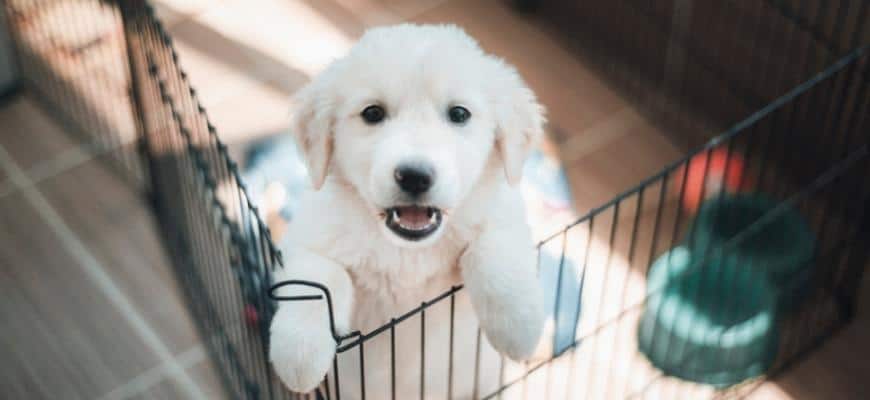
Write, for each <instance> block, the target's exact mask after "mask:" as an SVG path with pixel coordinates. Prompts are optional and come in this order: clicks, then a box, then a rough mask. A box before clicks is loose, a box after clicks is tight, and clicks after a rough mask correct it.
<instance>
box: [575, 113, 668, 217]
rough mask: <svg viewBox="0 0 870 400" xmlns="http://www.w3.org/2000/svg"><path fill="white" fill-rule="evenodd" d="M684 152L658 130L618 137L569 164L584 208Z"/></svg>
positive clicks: (658, 168)
mask: <svg viewBox="0 0 870 400" xmlns="http://www.w3.org/2000/svg"><path fill="white" fill-rule="evenodd" d="M680 155H681V152H680V151H679V150H677V149H676V148H674V147H673V146H672V145H671V144H670V143H669V142H668V141H667V140H666V139H665V138H664V137H662V136H660V135H657V134H655V131H652V132H651V131H649V130H645V129H643V127H641V129H637V130H633V131H631V132H629V133H628V134H625V135H622V136H618V137H617V138H615V139H613V140H612V141H610V142H608V143H606V144H604V145H603V146H602V147H600V148H599V149H597V150H596V151H594V152H590V153H589V154H587V155H586V156H585V157H583V158H580V159H578V160H575V161H574V162H572V163H571V164H570V165H568V166H566V169H567V171H566V172H567V174H568V179H569V181H570V182H571V187H572V190H573V193H574V203H575V204H576V205H577V207H578V209H580V210H587V209H589V208H592V207H596V206H597V205H599V204H602V203H604V202H606V201H608V200H610V199H611V198H613V197H614V196H616V195H617V194H619V193H621V192H623V191H625V190H628V189H630V188H632V187H634V186H636V185H637V184H638V183H640V182H641V181H642V180H643V179H645V178H647V177H649V176H650V175H652V174H655V173H657V172H658V171H660V170H661V169H662V168H663V167H664V166H666V165H668V164H669V163H671V162H673V161H675V160H677V159H678V157H679V156H680Z"/></svg>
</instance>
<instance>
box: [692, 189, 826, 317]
mask: <svg viewBox="0 0 870 400" xmlns="http://www.w3.org/2000/svg"><path fill="white" fill-rule="evenodd" d="M778 206H779V204H778V203H776V202H775V201H773V200H771V199H769V198H767V197H765V196H761V195H756V194H738V195H729V196H721V197H718V198H715V199H712V200H709V201H707V202H705V203H704V204H703V205H702V206H701V209H700V210H699V211H698V215H697V217H696V219H695V221H694V223H693V225H692V229H691V231H690V232H689V235H688V236H687V240H686V242H687V243H688V245H689V247H690V248H691V250H692V251H693V252H694V253H695V254H704V252H705V251H706V252H708V253H707V254H711V253H712V254H715V253H716V252H717V251H719V250H722V252H723V253H726V254H727V255H728V256H729V257H735V258H736V259H737V261H735V262H739V263H740V264H741V265H744V266H747V267H749V268H752V269H756V270H759V271H762V272H763V273H764V274H765V277H766V278H767V280H768V281H769V282H770V283H771V284H772V285H773V287H774V288H775V292H776V293H777V297H778V303H779V305H780V306H781V307H782V308H781V309H782V310H789V309H793V308H794V306H795V305H796V304H798V303H800V301H801V300H802V299H803V298H805V297H806V293H807V291H808V290H809V287H810V281H811V265H812V259H813V254H814V252H815V237H814V235H813V233H812V231H811V230H810V228H809V226H808V225H807V223H806V221H805V220H804V218H803V217H802V216H801V215H800V214H799V213H798V212H797V211H796V210H795V209H794V208H792V207H790V206H787V205H785V206H782V207H781V208H779V209H776V208H777V207H778ZM729 241H731V242H733V243H731V245H730V246H726V243H728V242H729Z"/></svg>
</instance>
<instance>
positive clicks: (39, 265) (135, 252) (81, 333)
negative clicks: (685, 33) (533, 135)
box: [0, 0, 870, 399]
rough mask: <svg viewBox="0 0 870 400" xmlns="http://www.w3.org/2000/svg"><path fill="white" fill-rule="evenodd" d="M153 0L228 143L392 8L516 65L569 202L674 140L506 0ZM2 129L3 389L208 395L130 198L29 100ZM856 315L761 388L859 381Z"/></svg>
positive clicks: (827, 390)
mask: <svg viewBox="0 0 870 400" xmlns="http://www.w3.org/2000/svg"><path fill="white" fill-rule="evenodd" d="M155 3H156V5H157V10H158V15H160V16H161V17H162V18H163V20H164V22H165V23H166V25H167V26H168V28H169V31H170V33H171V34H172V35H173V37H174V39H175V41H174V43H175V44H176V46H177V47H178V51H179V56H180V59H181V63H182V65H183V66H184V68H185V70H186V71H187V72H188V75H189V77H190V79H191V81H192V82H193V84H194V86H195V87H197V89H198V93H199V95H200V97H201V99H202V101H203V104H204V105H205V107H206V108H207V109H208V112H209V115H210V116H211V118H212V121H213V122H214V124H215V125H216V126H217V127H218V131H219V133H220V135H221V137H222V138H223V139H224V140H225V141H227V142H228V143H229V144H230V146H231V148H232V149H233V150H234V153H235V154H237V155H239V154H241V150H242V149H243V148H244V145H245V144H246V143H248V142H249V141H251V140H254V139H256V138H259V137H263V136H268V135H274V134H281V133H283V132H285V131H286V128H287V116H288V114H289V112H290V111H291V109H292V104H290V102H289V96H290V95H291V94H292V93H293V92H294V91H295V90H296V89H297V88H299V87H300V86H301V85H302V84H304V83H305V82H306V81H307V80H308V79H310V77H311V76H312V75H314V74H316V73H317V72H318V71H319V70H320V69H322V68H323V67H324V66H325V65H326V64H327V63H328V62H329V61H330V60H331V59H333V58H335V57H337V56H339V55H340V54H342V53H343V52H344V51H345V50H346V49H347V48H349V47H350V46H351V45H352V43H353V40H354V39H355V38H356V37H358V36H359V35H360V34H361V33H362V32H363V31H364V29H365V28H367V27H370V26H375V25H380V24H385V23H394V22H399V21H414V22H421V23H433V22H452V23H457V24H460V25H462V26H463V27H465V28H466V29H467V30H468V31H469V33H471V34H472V35H473V36H475V37H476V38H477V39H478V40H479V41H480V42H481V44H482V45H483V47H485V48H486V49H487V50H488V51H490V52H493V53H496V54H498V55H500V56H502V57H504V58H505V59H506V60H508V61H509V62H511V63H513V64H515V65H516V66H517V67H518V68H519V70H520V71H521V73H522V74H523V76H524V77H525V78H526V79H527V81H528V82H529V84H530V85H531V86H532V87H533V88H534V89H535V91H536V92H537V93H538V95H539V97H540V99H541V101H542V102H543V103H544V104H545V105H546V106H547V107H548V110H549V116H550V128H551V136H550V140H551V141H552V142H553V144H555V145H554V146H552V147H553V148H555V149H558V151H559V152H560V154H561V155H562V159H563V162H564V163H565V165H566V167H567V170H568V173H569V177H570V179H571V182H572V189H573V191H574V194H575V197H576V198H575V205H576V208H577V209H578V210H580V211H583V210H587V209H589V208H591V207H593V206H597V205H599V204H600V203H602V202H603V201H605V200H607V199H609V198H611V197H612V196H613V195H615V194H616V193H619V192H621V191H623V190H625V189H627V188H629V187H630V186H632V185H633V184H635V183H637V182H638V181H639V180H641V179H642V178H644V177H646V176H647V175H649V173H650V172H651V171H655V170H658V169H659V168H661V167H662V166H663V165H665V164H666V163H668V162H670V161H673V160H674V159H675V158H677V157H678V156H679V155H680V154H682V151H681V149H678V148H677V147H675V146H673V145H672V144H671V143H670V142H669V141H668V140H667V138H666V136H665V135H663V134H662V132H660V131H659V130H658V129H657V128H656V127H654V126H653V125H652V124H651V123H649V122H648V121H647V120H646V119H645V118H644V117H643V116H642V115H641V114H640V113H638V112H637V111H636V110H635V109H634V108H633V107H632V106H631V105H630V104H629V102H627V101H625V100H624V99H622V98H621V97H620V96H619V95H618V94H617V93H616V92H615V90H613V89H612V88H610V87H608V85H607V84H606V83H605V82H604V81H602V80H601V79H600V78H599V77H598V76H597V75H596V74H594V73H593V72H592V71H591V69H590V68H588V67H587V65H585V64H584V62H583V61H582V60H580V59H578V58H577V57H576V56H575V55H574V54H573V53H571V52H569V51H567V50H566V49H564V48H562V47H561V46H560V45H558V44H557V42H556V41H554V40H552V38H551V37H550V36H549V34H548V33H546V31H545V30H544V29H541V27H540V26H538V25H537V24H538V22H536V21H535V19H534V18H528V17H525V16H521V15H518V14H516V13H514V12H513V11H511V10H510V9H509V8H508V7H507V6H506V5H505V4H506V3H507V2H506V1H502V0H475V1H460V0H421V1H413V0H214V1H205V0H156V1H155ZM0 127H2V128H0V129H2V135H0V243H2V245H0V274H2V276H3V277H2V279H0V293H2V300H3V302H2V304H0V324H2V325H0V340H2V344H3V346H0V359H3V360H4V362H3V363H2V364H0V390H2V392H3V393H5V394H7V395H8V396H6V397H8V398H56V397H58V394H59V392H61V391H62V393H63V396H62V397H63V398H106V399H110V398H117V399H126V398H166V399H175V398H209V399H212V398H219V397H220V396H221V395H220V393H219V386H218V384H217V379H216V377H215V375H214V372H213V371H212V370H211V368H210V365H209V363H208V361H207V360H206V358H207V357H206V355H205V354H204V350H203V348H202V346H201V345H200V344H199V343H200V338H198V337H197V335H196V333H195V331H194V329H193V326H192V324H191V322H190V320H189V318H188V317H187V314H186V312H185V307H184V304H183V301H182V297H181V295H180V294H179V293H178V288H177V287H176V286H175V284H174V279H173V277H172V275H171V271H170V270H169V268H168V267H167V260H166V258H165V256H164V253H163V250H162V249H161V244H160V241H159V238H158V237H157V230H156V229H155V226H154V221H153V220H152V218H151V217H150V215H149V212H148V210H147V206H146V204H144V203H143V201H142V199H140V198H139V197H138V196H137V195H136V194H134V193H131V192H130V191H129V190H127V189H126V188H125V186H124V184H123V183H122V182H120V181H119V180H117V178H116V177H115V176H114V175H112V174H110V173H108V172H107V171H106V170H105V169H104V167H103V165H102V164H101V163H100V161H99V160H96V159H90V158H89V157H88V156H87V152H82V151H81V149H80V148H79V147H78V145H77V144H76V142H75V141H74V140H72V139H71V138H70V136H69V135H67V134H66V133H65V132H63V131H62V129H61V128H60V127H59V126H58V125H57V124H56V123H54V122H52V120H51V119H50V118H47V116H46V115H45V114H44V112H43V111H42V110H41V109H40V108H39V107H38V106H37V105H36V104H35V102H34V101H32V99H30V98H28V97H23V98H19V99H16V100H15V101H13V102H11V103H9V104H6V105H3V106H2V108H0ZM83 154H84V155H83ZM70 160H73V161H70ZM85 187H87V188H90V189H84V188H85ZM95 189H96V190H98V191H97V192H95ZM865 303H867V302H866V301H865ZM863 309H864V310H866V309H867V307H864V308H863ZM862 315H863V316H865V317H862V318H866V315H867V313H866V312H865V313H864V314H862ZM861 321H864V322H859V323H856V324H854V325H853V326H851V327H850V328H849V329H848V330H846V331H845V332H843V333H842V334H841V335H840V336H838V338H837V339H836V340H834V341H832V342H831V343H830V344H829V345H827V346H825V347H824V348H823V349H822V350H821V351H820V352H819V353H818V355H816V356H814V357H813V358H812V359H811V361H810V362H807V363H805V364H802V365H801V366H800V367H798V368H796V369H795V370H794V371H793V372H791V373H790V374H787V375H786V376H784V377H783V378H781V379H780V380H779V381H778V383H779V384H778V385H776V384H766V385H764V386H763V387H762V388H761V389H760V390H759V391H758V392H757V393H756V397H757V398H783V399H788V398H809V399H822V398H853V397H852V395H855V394H862V393H866V391H867V389H868V388H867V387H866V386H861V385H866V382H865V380H863V379H860V378H858V377H861V376H862V374H863V373H866V371H865V369H864V367H863V366H862V364H861V361H860V360H864V359H866V358H867V357H866V356H867V355H868V354H870V351H867V350H870V349H868V348H867V346H866V345H865V346H862V347H859V348H857V349H856V348H855V346H854V345H853V343H855V342H859V341H861V337H862V335H864V336H866V332H867V331H868V329H870V326H868V324H867V323H866V319H862V320H861ZM859 350H861V352H859ZM859 354H860V355H863V357H859V356H858V355H859ZM49 356H50V357H49ZM843 361H846V362H843ZM833 365H836V366H837V367H836V368H833V367H831V366H833ZM46 377H49V378H48V379H46Z"/></svg>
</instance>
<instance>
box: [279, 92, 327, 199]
mask: <svg viewBox="0 0 870 400" xmlns="http://www.w3.org/2000/svg"><path fill="white" fill-rule="evenodd" d="M294 102H295V104H296V110H295V111H294V112H293V117H292V121H291V124H290V127H291V129H292V134H293V136H294V137H295V138H296V143H297V144H298V146H299V147H300V150H301V151H302V156H303V158H304V159H305V164H306V166H307V167H308V176H309V177H310V179H311V184H312V186H313V187H314V190H320V188H321V187H322V186H323V182H324V181H325V180H326V175H327V173H328V170H329V161H330V158H331V157H332V146H333V133H332V129H333V110H332V108H333V101H332V98H331V97H330V96H329V95H328V94H327V91H326V90H325V87H324V84H323V83H322V82H318V81H315V82H311V83H309V84H308V85H307V86H305V87H303V88H302V89H300V90H299V91H298V92H296V94H295V95H294Z"/></svg>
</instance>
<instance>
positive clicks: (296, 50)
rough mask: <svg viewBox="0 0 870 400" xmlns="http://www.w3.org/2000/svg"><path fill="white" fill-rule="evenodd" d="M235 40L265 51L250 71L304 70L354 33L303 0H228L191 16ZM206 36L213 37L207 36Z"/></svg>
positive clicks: (320, 63)
mask: <svg viewBox="0 0 870 400" xmlns="http://www.w3.org/2000/svg"><path fill="white" fill-rule="evenodd" d="M193 21H195V22H196V23H199V24H202V25H204V26H207V27H208V28H209V29H211V30H213V31H215V32H217V33H219V34H221V35H222V36H224V37H226V38H231V39H232V41H234V42H235V43H237V44H238V45H239V46H243V47H246V48H248V49H251V50H252V51H256V52H258V53H260V54H262V55H263V57H268V58H269V59H270V60H269V61H271V62H261V61H260V60H253V62H254V63H256V68H254V69H253V70H250V71H247V72H248V73H256V74H266V75H267V76H269V77H273V78H276V77H280V76H281V75H282V74H287V73H288V69H290V70H293V71H297V72H298V73H301V74H303V75H305V76H310V75H311V74H313V73H315V72H318V71H320V70H321V69H323V68H324V67H325V66H326V65H327V64H328V63H329V62H331V61H332V60H333V59H334V58H335V57H336V56H340V55H341V54H343V53H344V52H345V51H346V50H347V49H348V48H349V47H350V45H351V44H352V41H353V37H354V36H353V35H352V34H349V33H348V32H346V31H345V29H343V27H341V26H337V25H336V24H335V23H334V22H333V21H332V20H331V19H330V18H328V17H327V16H325V15H323V14H321V12H320V11H318V9H316V8H315V7H312V6H310V5H309V4H307V3H306V2H305V1H301V0H297V1H287V0H252V1H251V0H246V1H231V2H229V3H228V4H226V5H223V6H220V7H216V8H214V9H211V10H209V11H207V12H205V13H203V14H201V15H199V16H197V17H196V18H194V19H193ZM204 40H212V38H211V37H206V38H204Z"/></svg>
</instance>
